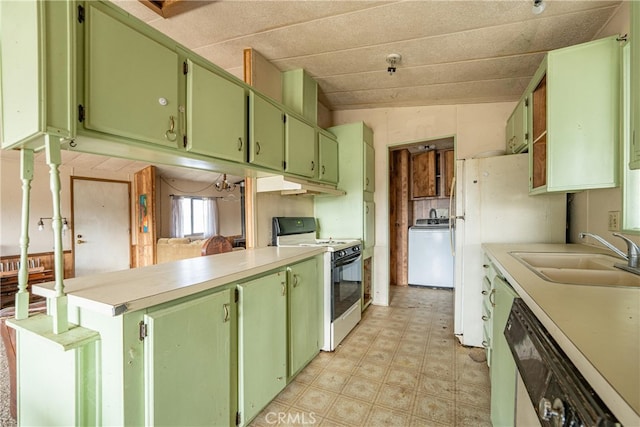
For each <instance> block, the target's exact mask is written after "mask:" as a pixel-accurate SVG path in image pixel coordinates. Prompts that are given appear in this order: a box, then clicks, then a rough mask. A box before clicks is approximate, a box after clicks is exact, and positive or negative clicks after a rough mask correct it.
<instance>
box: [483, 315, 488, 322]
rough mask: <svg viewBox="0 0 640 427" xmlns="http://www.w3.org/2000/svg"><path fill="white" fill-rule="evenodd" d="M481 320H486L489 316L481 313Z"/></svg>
mask: <svg viewBox="0 0 640 427" xmlns="http://www.w3.org/2000/svg"><path fill="white" fill-rule="evenodd" d="M482 320H484V321H485V322H486V321H487V320H489V316H487V315H485V314H483V315H482Z"/></svg>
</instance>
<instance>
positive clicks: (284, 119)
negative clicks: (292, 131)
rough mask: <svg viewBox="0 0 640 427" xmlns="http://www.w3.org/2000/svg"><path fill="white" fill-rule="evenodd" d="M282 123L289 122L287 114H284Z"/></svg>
mask: <svg viewBox="0 0 640 427" xmlns="http://www.w3.org/2000/svg"><path fill="white" fill-rule="evenodd" d="M282 123H287V115H286V114H283V115H282Z"/></svg>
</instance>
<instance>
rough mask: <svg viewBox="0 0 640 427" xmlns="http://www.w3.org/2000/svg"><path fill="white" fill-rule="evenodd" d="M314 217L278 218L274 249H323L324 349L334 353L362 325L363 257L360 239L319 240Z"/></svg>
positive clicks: (273, 231)
mask: <svg viewBox="0 0 640 427" xmlns="http://www.w3.org/2000/svg"><path fill="white" fill-rule="evenodd" d="M316 229H317V228H316V219H315V218H313V217H274V218H273V220H272V244H273V245H274V246H319V247H325V248H326V249H327V250H326V252H325V253H324V263H323V269H324V301H323V302H324V304H323V306H324V310H323V324H324V328H323V329H324V340H323V345H322V350H324V351H333V350H335V349H336V347H337V346H338V344H340V342H341V341H342V340H343V339H344V338H345V337H346V336H347V335H348V334H349V332H351V330H352V329H353V328H354V327H355V326H356V325H357V324H358V322H360V317H361V298H362V255H361V253H360V251H361V244H362V242H361V241H360V240H358V239H332V238H329V239H317V238H316Z"/></svg>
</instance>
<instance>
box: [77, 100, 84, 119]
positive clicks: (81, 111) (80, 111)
mask: <svg viewBox="0 0 640 427" xmlns="http://www.w3.org/2000/svg"><path fill="white" fill-rule="evenodd" d="M78 121H79V122H80V123H82V122H84V105H82V104H79V105H78Z"/></svg>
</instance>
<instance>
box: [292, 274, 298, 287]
mask: <svg viewBox="0 0 640 427" xmlns="http://www.w3.org/2000/svg"><path fill="white" fill-rule="evenodd" d="M297 286H298V275H297V274H294V275H293V287H294V288H295V287H297Z"/></svg>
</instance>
